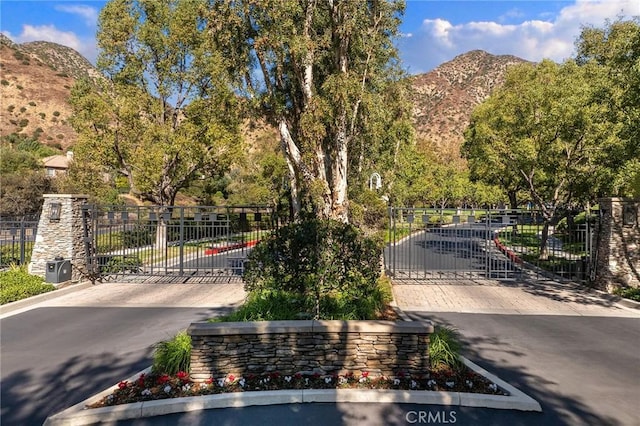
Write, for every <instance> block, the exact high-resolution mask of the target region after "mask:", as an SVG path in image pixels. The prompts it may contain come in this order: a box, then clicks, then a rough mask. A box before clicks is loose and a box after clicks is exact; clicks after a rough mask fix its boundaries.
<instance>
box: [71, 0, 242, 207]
mask: <svg viewBox="0 0 640 426" xmlns="http://www.w3.org/2000/svg"><path fill="white" fill-rule="evenodd" d="M205 6H206V2H205V1H204V0H202V1H200V0H190V1H178V0H171V1H163V2H159V1H147V0H140V1H137V0H112V1H110V2H109V3H107V5H106V6H105V7H104V9H103V10H102V11H101V13H100V17H99V28H98V46H99V48H100V55H99V57H98V63H97V66H98V68H99V69H100V70H101V71H102V72H103V74H104V75H105V76H106V77H107V81H105V82H104V83H103V85H102V87H99V88H95V87H93V86H92V85H91V84H89V83H88V82H80V83H79V84H77V85H76V86H75V87H74V88H73V91H72V96H71V104H72V106H73V109H74V116H73V119H72V122H73V125H74V128H75V129H76V131H77V132H78V134H79V139H78V147H77V148H76V155H77V157H76V159H77V162H78V163H81V164H85V165H86V164H95V166H96V167H95V169H94V173H95V170H100V169H101V168H106V169H107V171H109V172H111V173H121V174H123V175H125V176H126V177H127V178H128V180H129V185H130V188H131V192H132V193H133V194H134V195H136V196H137V197H139V198H141V199H143V200H150V201H152V202H153V203H155V204H158V205H173V204H174V202H175V197H176V195H177V193H178V191H180V190H181V189H183V188H185V187H187V186H188V185H189V184H190V183H192V182H193V181H194V180H196V179H201V178H208V177H212V176H216V175H217V174H219V173H220V172H222V171H224V170H225V169H226V168H227V167H228V165H229V164H230V162H231V161H232V160H233V158H234V156H236V155H237V152H238V151H239V150H240V149H241V144H240V143H239V141H240V138H239V136H238V125H239V118H238V111H239V108H238V105H237V104H238V100H237V97H236V96H235V94H234V92H233V87H232V85H231V84H230V82H229V78H228V75H227V72H226V71H227V65H226V63H225V59H224V57H223V56H222V53H221V52H220V51H219V50H218V49H216V48H215V46H214V45H212V41H211V39H210V38H209V37H208V36H207V33H206V32H205V31H204V28H205V26H206V23H205V22H204V21H203V18H202V13H203V8H204V7H205Z"/></svg>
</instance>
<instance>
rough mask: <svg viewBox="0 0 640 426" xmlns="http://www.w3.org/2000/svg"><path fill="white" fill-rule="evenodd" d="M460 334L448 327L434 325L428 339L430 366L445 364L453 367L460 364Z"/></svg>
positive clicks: (457, 366)
mask: <svg viewBox="0 0 640 426" xmlns="http://www.w3.org/2000/svg"><path fill="white" fill-rule="evenodd" d="M460 349H462V344H461V343H460V335H459V334H458V332H457V331H456V330H455V329H453V328H450V327H443V326H436V327H435V330H434V332H433V334H432V335H431V336H430V340H429V363H430V364H431V368H438V367H439V366H442V365H444V366H447V367H451V368H454V369H457V368H460V367H461V366H462V361H461V360H460Z"/></svg>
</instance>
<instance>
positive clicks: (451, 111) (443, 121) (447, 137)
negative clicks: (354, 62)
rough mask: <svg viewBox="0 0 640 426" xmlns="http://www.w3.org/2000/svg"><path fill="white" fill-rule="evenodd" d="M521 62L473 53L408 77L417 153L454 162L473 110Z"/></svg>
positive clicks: (484, 53) (478, 51) (515, 59)
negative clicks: (424, 152)
mask: <svg viewBox="0 0 640 426" xmlns="http://www.w3.org/2000/svg"><path fill="white" fill-rule="evenodd" d="M523 62H526V61H525V60H524V59H520V58H517V57H515V56H510V55H502V56H496V55H492V54H490V53H487V52H485V51H482V50H473V51H470V52H467V53H464V54H462V55H459V56H457V57H455V58H454V59H453V60H451V61H449V62H445V63H444V64H442V65H440V66H439V67H437V68H436V69H434V70H433V71H430V72H428V73H426V74H419V75H415V76H413V77H411V85H412V88H413V90H412V101H413V116H414V123H415V128H416V133H417V136H418V144H419V147H420V149H421V150H423V151H434V152H436V153H437V154H438V156H439V157H440V158H444V159H445V160H448V161H456V159H458V158H459V152H460V145H461V144H462V142H463V141H464V135H463V134H464V130H465V129H466V127H467V126H468V125H469V121H470V117H471V112H472V111H473V108H474V107H476V106H477V105H478V104H480V103H482V102H483V101H484V100H485V99H487V98H488V97H489V95H491V92H492V91H493V90H494V89H495V88H496V87H499V86H500V85H502V84H503V83H504V79H505V74H506V70H507V68H508V67H509V66H511V65H515V64H519V63H523Z"/></svg>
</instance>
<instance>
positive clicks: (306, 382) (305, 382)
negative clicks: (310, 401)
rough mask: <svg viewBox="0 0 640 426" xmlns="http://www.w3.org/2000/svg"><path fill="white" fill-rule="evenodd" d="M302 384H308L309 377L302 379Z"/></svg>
mask: <svg viewBox="0 0 640 426" xmlns="http://www.w3.org/2000/svg"><path fill="white" fill-rule="evenodd" d="M304 384H305V385H308V384H309V378H308V377H307V378H305V379H304Z"/></svg>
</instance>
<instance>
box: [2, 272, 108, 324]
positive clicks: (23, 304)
mask: <svg viewBox="0 0 640 426" xmlns="http://www.w3.org/2000/svg"><path fill="white" fill-rule="evenodd" d="M97 284H98V283H96V285H97ZM92 286H93V284H91V282H90V281H85V282H81V283H78V284H71V285H70V286H67V287H62V288H57V289H55V290H53V291H49V292H47V293H42V294H38V295H35V296H31V297H28V298H26V299H22V300H17V301H15V302H11V303H7V304H5V305H2V306H0V317H2V316H4V315H6V314H9V313H12V312H14V311H17V310H24V309H26V308H30V307H31V306H33V305H37V304H38V303H41V302H46V301H48V300H51V299H55V298H57V297H60V296H64V295H65V294H69V293H73V292H75V291H79V290H84V289H85V288H89V287H92Z"/></svg>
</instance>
